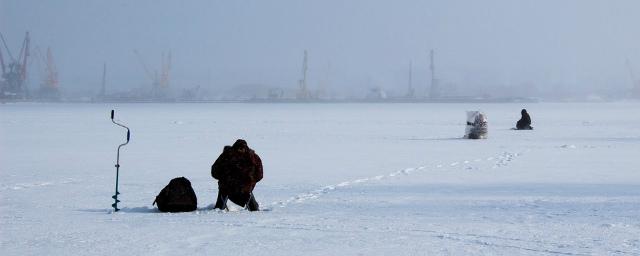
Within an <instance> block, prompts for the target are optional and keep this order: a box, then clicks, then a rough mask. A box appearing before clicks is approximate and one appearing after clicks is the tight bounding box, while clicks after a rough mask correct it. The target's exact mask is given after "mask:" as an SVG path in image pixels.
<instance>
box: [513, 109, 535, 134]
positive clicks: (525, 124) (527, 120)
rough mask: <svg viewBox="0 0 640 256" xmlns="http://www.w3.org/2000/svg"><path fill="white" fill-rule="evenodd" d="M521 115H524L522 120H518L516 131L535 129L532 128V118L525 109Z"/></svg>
mask: <svg viewBox="0 0 640 256" xmlns="http://www.w3.org/2000/svg"><path fill="white" fill-rule="evenodd" d="M520 113H521V114H522V117H521V118H520V120H518V123H516V129H518V130H532V129H533V127H531V117H530V116H529V113H527V110H526V109H523V110H522V111H521V112H520Z"/></svg>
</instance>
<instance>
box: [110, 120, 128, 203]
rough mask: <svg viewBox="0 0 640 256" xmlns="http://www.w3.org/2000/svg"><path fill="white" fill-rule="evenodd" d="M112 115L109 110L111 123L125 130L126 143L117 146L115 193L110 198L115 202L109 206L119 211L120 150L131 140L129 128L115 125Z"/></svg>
mask: <svg viewBox="0 0 640 256" xmlns="http://www.w3.org/2000/svg"><path fill="white" fill-rule="evenodd" d="M113 114H114V111H113V110H111V122H113V123H114V124H116V125H118V126H120V127H122V128H125V129H127V141H126V142H125V143H122V144H120V146H118V154H117V156H116V193H115V194H114V195H113V196H112V197H111V198H113V200H115V202H114V203H113V204H112V205H111V206H112V207H113V209H114V211H116V212H117V211H119V210H120V209H118V202H120V200H118V195H119V194H120V192H118V176H119V175H120V148H121V147H122V146H124V145H127V144H129V139H130V138H131V132H130V131H129V127H126V126H124V125H122V124H119V123H116V121H115V120H113Z"/></svg>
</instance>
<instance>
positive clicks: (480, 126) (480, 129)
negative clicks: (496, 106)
mask: <svg viewBox="0 0 640 256" xmlns="http://www.w3.org/2000/svg"><path fill="white" fill-rule="evenodd" d="M488 130H489V128H488V123H487V116H486V115H485V114H484V113H482V112H480V111H467V127H466V129H465V134H464V138H465V139H486V138H487V133H488Z"/></svg>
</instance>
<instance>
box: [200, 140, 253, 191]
mask: <svg viewBox="0 0 640 256" xmlns="http://www.w3.org/2000/svg"><path fill="white" fill-rule="evenodd" d="M211 176H212V177H213V178H214V179H217V180H218V193H219V194H220V195H224V196H229V198H230V199H231V200H232V201H234V202H235V201H244V200H245V198H248V196H249V194H250V193H251V192H252V191H253V188H254V187H255V186H256V183H258V181H260V180H262V160H260V157H259V156H258V155H257V154H256V153H255V152H254V151H253V150H252V149H250V148H249V146H247V142H246V141H244V140H237V141H236V142H235V143H234V144H233V146H225V147H224V150H223V151H222V154H220V156H219V157H218V159H217V160H216V161H215V162H214V163H213V165H212V166H211ZM234 199H235V200H234Z"/></svg>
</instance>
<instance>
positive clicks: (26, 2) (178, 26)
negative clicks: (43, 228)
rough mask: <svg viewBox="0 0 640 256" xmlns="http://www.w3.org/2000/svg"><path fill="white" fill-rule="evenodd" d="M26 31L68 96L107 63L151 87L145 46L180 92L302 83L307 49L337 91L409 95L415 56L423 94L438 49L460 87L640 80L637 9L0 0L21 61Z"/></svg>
mask: <svg viewBox="0 0 640 256" xmlns="http://www.w3.org/2000/svg"><path fill="white" fill-rule="evenodd" d="M26 30H28V31H30V32H31V35H32V43H33V45H34V46H38V47H40V48H43V49H46V47H48V46H50V47H51V48H52V50H53V54H54V57H55V58H56V62H57V65H58V69H59V73H60V82H61V85H62V86H63V87H66V88H81V87H85V88H95V90H97V87H98V84H99V83H100V76H101V72H102V70H101V69H102V63H103V62H107V64H108V69H109V83H110V84H111V85H113V86H120V87H122V88H124V87H134V86H140V85H144V84H149V83H150V82H149V81H148V79H147V78H146V76H145V75H144V71H143V69H142V67H141V65H140V64H139V62H138V60H137V58H136V56H135V55H134V53H133V50H134V49H138V51H139V52H140V53H141V54H142V55H143V56H144V58H145V60H146V62H147V63H148V64H149V66H151V67H152V68H153V67H155V68H159V65H160V64H159V63H160V54H161V52H162V51H169V50H171V52H172V53H173V70H172V79H171V80H172V86H174V87H191V86H194V85H203V86H211V87H227V86H231V85H237V84H253V83H257V84H266V85H272V86H282V87H294V86H296V81H297V80H298V79H299V77H300V72H301V71H300V69H301V62H302V55H303V51H304V49H308V51H309V76H310V78H309V80H310V84H311V86H317V84H318V83H319V81H320V80H322V79H325V78H326V77H328V79H329V81H330V85H331V87H332V88H348V87H352V86H353V87H369V86H382V87H384V88H389V89H397V90H403V89H404V88H405V87H406V84H407V73H408V65H409V61H410V60H412V61H413V63H414V69H415V70H414V81H415V83H416V86H420V85H424V86H426V84H427V80H428V78H429V75H428V73H427V70H428V51H429V50H430V49H435V50H436V55H437V56H436V57H437V69H438V72H439V76H440V78H441V80H443V81H444V82H450V83H456V84H466V85H485V84H487V85H489V84H501V85H517V84H523V83H531V84H536V85H537V86H539V87H551V86H557V85H559V84H562V85H565V86H577V87H585V88H589V87H602V86H614V87H624V86H630V84H631V82H630V81H629V80H630V79H629V74H628V71H627V68H626V66H625V59H627V58H628V59H630V60H631V62H632V64H633V65H634V66H635V68H636V72H637V73H639V74H640V1H638V0H601V1H595V0H594V1H587V0H531V1H525V0H523V1H517V0H483V1H474V0H468V1H461V0H447V1H427V0H407V1H372V0H358V1H356V0H342V1H338V0H322V1H302V0H290V1H264V0H255V1H248V0H236V1H231V0H229V1H210V0H207V1H157V0H143V1H126V0H116V1H97V0H95V1H91V0H77V1H69V0H56V1H31V0H0V31H1V32H2V33H3V34H4V36H5V38H6V39H7V40H8V43H9V46H10V47H11V50H12V51H14V52H15V51H18V48H19V44H20V43H21V41H22V38H23V37H24V33H25V31H26ZM2 50H3V52H5V49H2ZM14 54H15V53H14ZM5 55H6V54H5ZM31 67H32V69H36V68H38V66H37V65H32V66H31ZM37 79H38V78H37V77H32V78H31V80H36V81H32V82H31V83H32V84H37V83H38V81H37Z"/></svg>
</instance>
